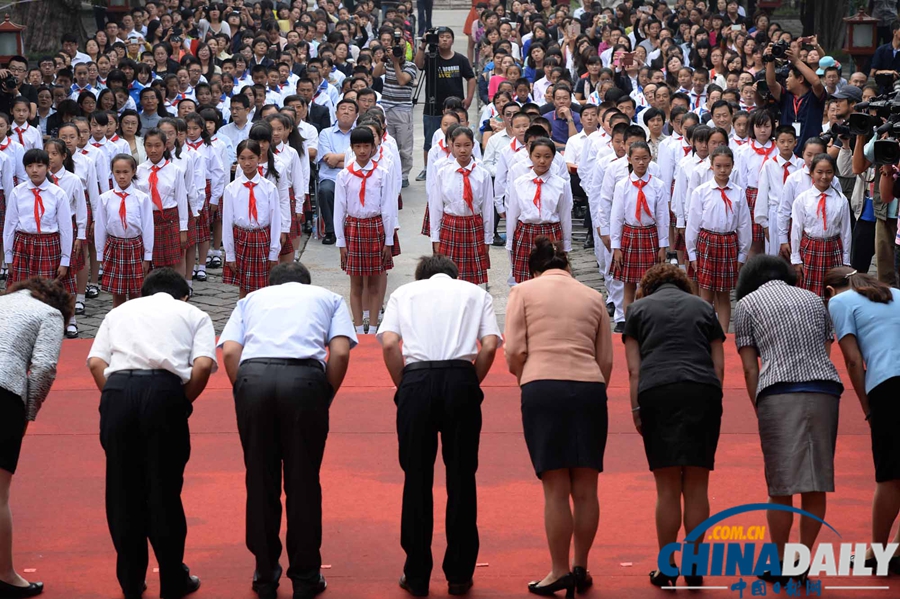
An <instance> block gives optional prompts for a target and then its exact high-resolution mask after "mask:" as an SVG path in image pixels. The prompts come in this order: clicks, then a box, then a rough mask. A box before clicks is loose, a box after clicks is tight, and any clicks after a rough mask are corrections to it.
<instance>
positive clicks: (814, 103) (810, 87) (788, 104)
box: [763, 42, 825, 151]
mask: <svg viewBox="0 0 900 599" xmlns="http://www.w3.org/2000/svg"><path fill="white" fill-rule="evenodd" d="M776 59H786V60H787V61H788V63H789V66H788V69H789V70H788V72H787V77H786V78H785V84H784V86H782V85H781V83H779V82H778V77H777V75H776V68H775V61H776ZM763 61H764V62H765V63H766V84H767V85H768V86H769V93H770V94H771V96H772V99H774V100H775V103H776V104H778V107H779V109H780V110H781V118H780V119H779V121H780V122H781V124H782V125H793V127H794V131H795V132H796V133H797V148H798V151H799V148H802V147H803V144H804V143H806V140H807V139H809V138H810V137H815V136H816V135H818V134H819V133H821V132H822V120H823V116H824V114H825V86H824V85H822V81H821V80H820V79H819V76H818V75H816V72H815V71H813V70H812V69H811V68H810V67H809V65H807V64H806V63H805V62H803V61H802V60H800V58H799V57H798V48H796V47H788V45H787V44H786V43H785V42H779V43H777V44H769V45H768V46H767V47H766V49H765V51H764V52H763Z"/></svg>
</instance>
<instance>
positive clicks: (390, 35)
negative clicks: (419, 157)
mask: <svg viewBox="0 0 900 599" xmlns="http://www.w3.org/2000/svg"><path fill="white" fill-rule="evenodd" d="M378 37H379V39H380V40H381V43H382V45H384V46H385V47H387V46H388V45H390V47H391V51H390V52H384V53H383V54H382V59H381V61H380V62H378V63H376V64H375V68H374V69H373V70H372V77H373V78H376V79H377V78H378V77H381V76H382V75H384V87H383V88H382V95H381V107H382V108H383V109H384V116H385V119H386V120H387V132H388V133H389V134H390V135H391V136H392V137H393V138H394V139H396V140H397V149H398V150H399V151H400V163H401V165H402V167H403V187H408V186H409V171H411V170H412V153H413V144H414V141H413V123H412V113H413V102H412V100H413V92H414V91H415V82H416V76H417V75H418V74H419V69H417V68H416V63H414V62H411V61H409V60H406V40H405V39H404V38H403V31H401V30H400V29H394V28H392V27H391V26H386V27H382V28H381V29H380V30H379V33H378Z"/></svg>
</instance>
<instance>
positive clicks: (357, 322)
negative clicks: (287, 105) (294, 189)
mask: <svg viewBox="0 0 900 599" xmlns="http://www.w3.org/2000/svg"><path fill="white" fill-rule="evenodd" d="M350 149H351V150H352V151H353V153H354V154H355V155H356V160H355V161H354V162H353V164H351V165H350V166H348V167H347V168H344V169H343V170H341V172H340V173H338V176H337V180H336V182H335V192H334V230H335V234H336V235H337V246H338V248H340V252H341V269H342V270H343V271H344V272H346V273H347V274H348V275H349V276H350V312H351V314H352V315H353V324H354V326H356V332H357V334H361V333H364V332H365V331H364V329H363V306H364V305H365V307H366V309H368V310H369V313H370V314H378V313H379V312H380V311H381V306H382V304H383V302H384V293H385V291H386V285H387V271H388V270H390V269H391V268H393V266H394V260H393V255H392V249H391V247H392V246H393V244H394V238H393V228H394V223H395V222H396V219H397V202H396V199H393V200H392V199H391V198H390V197H389V194H390V193H391V190H392V189H393V187H392V185H391V184H390V173H388V171H387V170H385V169H384V168H382V167H381V166H380V165H378V164H376V163H375V162H374V161H373V160H372V157H373V156H374V155H375V152H376V149H375V135H374V134H373V133H372V130H371V129H369V128H368V127H358V128H356V129H354V130H353V131H352V132H351V133H350ZM364 279H368V280H367V281H364ZM364 284H365V285H366V286H367V291H366V293H365V294H364V293H363V291H364V289H363V287H364ZM369 331H370V333H372V334H374V333H375V330H374V329H369Z"/></svg>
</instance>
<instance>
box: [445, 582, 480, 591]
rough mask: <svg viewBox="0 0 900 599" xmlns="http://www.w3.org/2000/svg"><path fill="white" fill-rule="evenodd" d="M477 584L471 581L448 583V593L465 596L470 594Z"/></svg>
mask: <svg viewBox="0 0 900 599" xmlns="http://www.w3.org/2000/svg"><path fill="white" fill-rule="evenodd" d="M474 584H475V582H474V581H472V580H470V581H468V582H448V583H447V592H448V593H450V594H451V595H465V594H466V593H468V592H469V590H470V589H471V588H472V585H474Z"/></svg>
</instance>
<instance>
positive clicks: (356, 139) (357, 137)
mask: <svg viewBox="0 0 900 599" xmlns="http://www.w3.org/2000/svg"><path fill="white" fill-rule="evenodd" d="M374 143H375V134H374V133H372V130H371V129H369V128H368V127H356V128H355V129H354V130H353V131H351V132H350V145H351V146H352V145H353V144H374Z"/></svg>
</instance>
